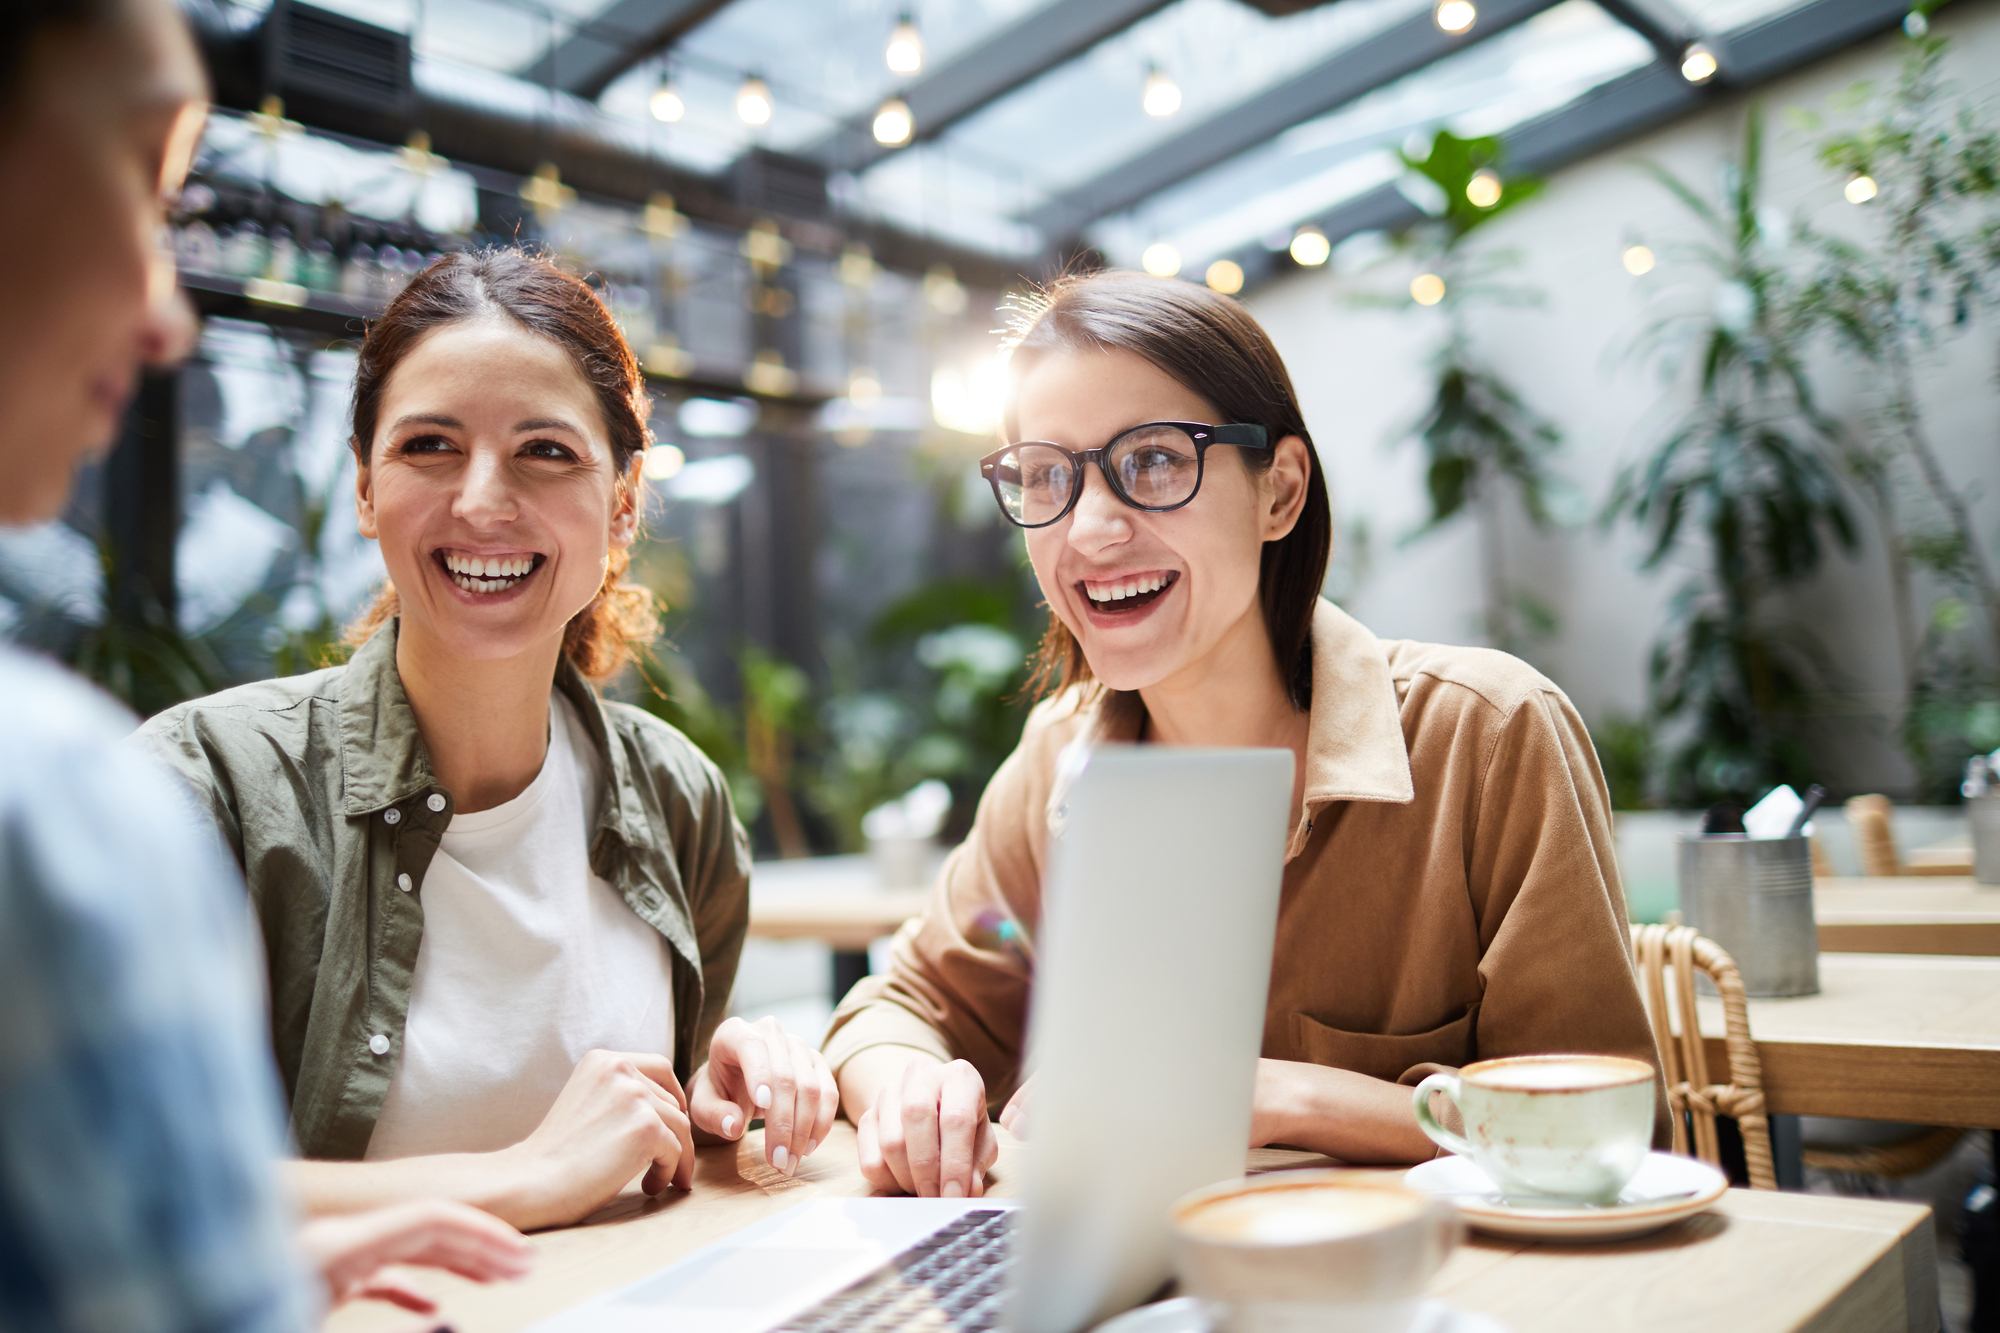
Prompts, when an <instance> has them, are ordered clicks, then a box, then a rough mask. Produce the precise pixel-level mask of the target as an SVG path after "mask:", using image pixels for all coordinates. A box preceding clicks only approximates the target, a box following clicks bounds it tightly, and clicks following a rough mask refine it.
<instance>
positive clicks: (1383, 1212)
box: [1181, 1185, 1423, 1245]
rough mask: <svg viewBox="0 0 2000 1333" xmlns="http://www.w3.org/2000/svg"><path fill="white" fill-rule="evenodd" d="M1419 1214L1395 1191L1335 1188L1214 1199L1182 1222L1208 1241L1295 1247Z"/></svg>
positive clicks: (1414, 1205) (1259, 1192) (1377, 1228)
mask: <svg viewBox="0 0 2000 1333" xmlns="http://www.w3.org/2000/svg"><path fill="white" fill-rule="evenodd" d="M1422 1211H1423V1204H1422V1202H1421V1201H1420V1200H1418V1199H1415V1198H1412V1197H1410V1196H1409V1195H1408V1194H1405V1193H1403V1192H1402V1191H1400V1190H1388V1189H1368V1188H1365V1187H1349V1186H1338V1185H1323V1186H1302V1187H1299V1188H1297V1189H1258V1190H1250V1191H1246V1192H1244V1193H1241V1194H1234V1195H1229V1196H1227V1197H1224V1198H1221V1199H1216V1200H1214V1201H1213V1202H1211V1203H1208V1204H1205V1205H1203V1206H1202V1207H1200V1208H1197V1209H1195V1210H1193V1211H1192V1212H1190V1213H1188V1214H1186V1215H1185V1216H1183V1217H1182V1218H1181V1225H1182V1226H1183V1227H1185V1228H1187V1229H1188V1230H1189V1231H1191V1232H1193V1233H1194V1234H1196V1235H1198V1236H1201V1237H1203V1238H1205V1239H1208V1240H1219V1241H1229V1242H1236V1243H1239V1244H1249V1245H1300V1244H1305V1243H1307V1242H1310V1241H1320V1240H1338V1239H1340V1238H1341V1237H1343V1236H1358V1235H1361V1234H1362V1233H1364V1232H1369V1231H1381V1230H1384V1229H1386V1228H1388V1227H1393V1226H1398V1225H1400V1224H1402V1223H1404V1222H1408V1221H1409V1220H1410V1219H1412V1218H1414V1217H1416V1216H1417V1215H1418V1214H1419V1213H1420V1212H1422Z"/></svg>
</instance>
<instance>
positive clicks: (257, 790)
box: [137, 622, 750, 1159]
mask: <svg viewBox="0 0 2000 1333" xmlns="http://www.w3.org/2000/svg"><path fill="white" fill-rule="evenodd" d="M556 686H557V688H558V689H560V690H562V692H563V693H564V694H565V695H567V696H568V697H569V699H570V700H571V702H573V703H574V704H575V705H576V708H577V713H578V715H579V716H580V717H581V718H582V719H583V724H584V727H585V729H586V730H587V731H588V732H589V733H590V737H591V740H592V741H593V742H594V743H595V744H596V746H597V750H598V756H599V758H600V760H602V762H603V764H604V772H605V775H606V781H605V784H604V796H603V800H602V803H601V805H600V806H599V808H598V811H597V819H596V826H595V832H594V833H593V834H592V835H591V839H590V867H591V869H592V870H593V871H595V872H596V873H597V874H598V875H599V876H601V877H603V878H604V879H605V880H606V881H607V882H609V883H610V884H611V885H612V887H614V888H616V889H617V890H618V892H619V893H620V894H622V895H623V896H624V898H625V901H626V902H627V903H629V904H631V907H632V910H633V911H634V912H636V913H638V914H639V916H640V918H641V919H643V920H644V921H645V922H646V923H647V924H648V925H650V926H652V927H653V928H654V929H655V930H657V931H659V932H660V935H661V936H662V937H663V938H664V939H665V940H666V942H667V944H668V946H669V947H668V956H669V958H670V959H671V961H672V974H673V992H674V1028H675V1031H674V1068H675V1070H676V1071H677V1072H678V1073H679V1074H680V1077H681V1080H682V1082H683V1083H686V1081H687V1080H688V1079H689V1077H690V1076H691V1075H692V1073H693V1071H694V1070H695V1069H696V1068H697V1067H698V1066H699V1065H700V1063H701V1061H702V1060H703V1059H704V1058H706V1056H707V1053H708V1043H709V1039H710V1038H711V1037H712V1036H713V1035H714V1034H715V1029H716V1027H717V1026H718V1025H719V1024H720V1023H721V1022H722V1019H723V1016H724V1014H725V1012H726V1008H727V1005H728V1003H729V991H730V987H731V985H732V983H733V982H734V981H735V978H736V960H737V955H738V953H739V952H740V951H741V950H742V947H743V937H744V934H745V932H746V931H747V930H748V927H749V918H750V888H749V875H750V848H749V843H748V840H747V839H746V838H745V837H744V834H743V829H742V826H741V825H739V824H738V823H737V822H736V815H735V811H734V809H733V808H732V806H731V804H730V799H729V788H728V786H727V784H726V783H725V782H724V781H723V778H722V775H721V773H719V772H718V771H717V770H716V767H715V765H713V764H712V763H710V762H709V761H708V760H707V758H705V757H704V756H703V755H702V753H701V752H700V751H699V750H697V749H696V748H695V747H694V744H693V743H692V742H691V741H689V740H688V739H687V738H686V737H685V736H683V735H681V733H680V732H678V731H676V730H674V729H673V728H672V727H670V726H668V725H667V724H666V723H664V722H661V721H659V720H658V719H657V718H654V717H652V716H651V715H649V714H647V713H645V712H643V711H641V710H639V709H637V708H633V707H631V706H630V705H628V704H617V703H607V702H605V701H603V700H601V699H599V698H598V696H597V694H596V692H595V691H593V690H592V689H591V687H590V685H589V684H588V683H587V682H586V681H585V680H584V679H583V677H582V676H581V675H579V674H578V673H577V672H576V670H575V669H574V668H573V667H571V666H570V665H569V663H568V662H567V661H564V662H563V663H562V665H561V666H560V667H559V668H558V670H557V675H556ZM137 739H138V743H139V744H141V745H142V746H143V747H144V748H146V749H147V750H148V751H150V752H151V753H153V754H155V755H157V756H158V757H160V758H162V759H164V760H165V761H166V762H167V763H168V764H169V765H170V766H171V767H172V768H174V769H175V770H176V771H177V772H178V773H180V774H181V776H182V777H184V778H186V779H187V781H188V782H189V783H190V784H191V785H192V786H193V788H194V791H195V794H196V795H197V796H198V798H199V799H200V801H201V803H202V805H203V806H204V808H205V809H206V810H207V811H208V813H209V814H210V815H211V816H212V817H213V818H214V820H215V823H216V826H217V828H218V829H219V830H220V831H221V833H222V836H223V837H224V838H225V839H226V840H227V842H228V844H229V847H230V849H231V850H232V851H233V852H234V853H235V854H236V860H237V863H238V864H239V865H241V866H242V868H243V875H244V878H245V880H246V881H247V882H248V884H249V888H250V898H251V901H252V903H253V904H254V905H255V906H256V909H257V916H258V918H259V920H260V922H261V924H262V926H263V932H264V949H265V953H266V955H267V961H268V965H269V968H270V977H271V1037H272V1043H273V1046H274V1047H275V1049H276V1053H277V1058H278V1068H279V1070H280V1072H281V1073H282V1074H283V1076H284V1080H285V1091H286V1093H287V1094H288V1095H289V1097H290V1098H291V1106H292V1133H293V1135H294V1136H295V1137H296V1138H297V1140H298V1145H299V1150H300V1151H301V1152H302V1153H303V1154H304V1155H305V1156H307V1157H317V1158H335V1159H354V1158H359V1157H360V1156H361V1155H362V1154H363V1153H364V1152H365V1151H367V1148H368V1138H369V1136H370V1135H371V1134H372V1133H373V1132H374V1129H375V1119H376V1116H377V1115H379V1114H380V1112H381V1109H382V1098H383V1095H384V1094H385V1093H386V1092H387V1091H388V1088H389V1075H390V1073H391V1071H392V1070H393V1069H394V1068H395V1064H396V1059H397V1056H398V1053H399V1052H400V1051H401V1049H402V1043H403V1020H404V1018H405V1016H406V1015H407V1014H408V1011H409V1005H410V985H411V979H412V977H413V976H414V975H415V971H416V965H417V945H418V941H419V940H421V939H422V937H423V930H424V895H423V883H424V872H425V871H426V870H427V869H428V868H429V867H430V863H431V857H432V855H433V854H435V853H436V851H437V849H438V842H439V839H440V838H441V837H442V836H443V834H444V831H445V827H446V826H447V825H448V824H449V823H450V822H451V816H452V800H451V793H450V792H448V791H445V790H444V789H443V788H442V787H440V786H439V785H438V783H437V779H436V778H435V777H434V776H433V775H432V773H431V766H430V758H429V755H428V754H427V753H426V752H425V749H424V743H423V738H422V737H421V736H419V735H418V734H417V723H416V717H415V715H414V714H413V713H412V711H411V708H410V701H409V697H408V696H407V695H405V694H404V693H403V681H402V677H401V676H400V675H399V674H398V673H397V670H396V627H395V625H394V623H393V622H392V623H391V624H389V625H387V626H385V627H383V629H382V630H380V631H378V632H377V633H376V634H375V636H374V637H373V638H371V639H369V640H368V642H367V643H366V644H364V645H362V647H361V648H360V649H359V650H357V651H356V652H355V654H354V657H353V659H352V660H351V661H349V662H348V663H347V664H346V665H345V666H336V667H329V668H327V669H326V670H324V671H315V672H311V673H310V674H307V675H303V676H290V677H286V678H284V679H281V680H268V681H260V682H258V683H256V684H254V685H245V686H241V687H239V688H237V689H233V690H225V691H223V692H222V693H220V694H213V695H210V696H208V697H207V698H205V699H196V700H193V701H192V702H189V703H185V704H182V705H180V706H179V707H177V708H171V709H169V710H167V711H166V712H164V713H161V714H160V715H158V716H157V717H155V718H153V719H152V720H151V721H149V722H147V723H146V725H145V726H144V727H142V728H140V730H139V733H138V738H137ZM405 876H407V879H405V878H404V877H405ZM399 886H401V887H399Z"/></svg>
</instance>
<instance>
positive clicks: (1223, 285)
mask: <svg viewBox="0 0 2000 1333" xmlns="http://www.w3.org/2000/svg"><path fill="white" fill-rule="evenodd" d="M1202 278H1203V280H1204V281H1205V282H1207V283H1208V285H1209V286H1210V287H1212V288H1214V289H1215V290H1216V291H1218V292H1221V293H1222V294H1223V295H1224V296H1234V295H1236V293H1238V292H1240V291H1242V290H1243V266H1242V265H1241V264H1238V263H1237V262H1236V261H1235V260H1233V259H1218V260H1216V261H1215V262H1214V263H1213V264H1210V265H1209V266H1208V272H1207V273H1205V274H1203V275H1202Z"/></svg>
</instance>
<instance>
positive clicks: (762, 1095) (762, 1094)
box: [755, 1083, 771, 1106]
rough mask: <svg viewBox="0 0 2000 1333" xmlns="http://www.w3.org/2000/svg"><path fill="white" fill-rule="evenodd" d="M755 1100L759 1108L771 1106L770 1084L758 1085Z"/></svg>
mask: <svg viewBox="0 0 2000 1333" xmlns="http://www.w3.org/2000/svg"><path fill="white" fill-rule="evenodd" d="M755 1100H756V1103H757V1105H759V1106H769V1105H770V1104H771V1088H770V1085H769V1084H765V1083H759V1084H758V1085H757V1096H756V1098H755Z"/></svg>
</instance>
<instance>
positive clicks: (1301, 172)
mask: <svg viewBox="0 0 2000 1333" xmlns="http://www.w3.org/2000/svg"><path fill="white" fill-rule="evenodd" d="M1653 55H1654V53H1653V50H1652V48H1651V47H1650V46H1649V45H1647V43H1646V42H1645V41H1644V40H1643V39H1642V38H1640V37H1639V36H1638V35H1637V34H1636V33H1634V32H1633V31H1632V30H1631V29H1630V28H1627V27H1626V26H1625V25H1623V24H1622V23H1619V22H1617V21H1616V20H1614V19H1613V18H1611V17H1610V16H1609V15H1607V14H1606V13H1605V12H1604V11H1603V10H1601V9H1599V8H1598V7H1597V6H1596V5H1594V4H1592V3H1590V0H1567V2H1566V3H1564V4H1561V5H1558V6H1557V7H1556V8H1554V9H1551V10H1548V11H1546V12H1545V13H1543V14H1541V15H1538V16H1537V17H1536V18H1534V19H1531V20H1529V21H1528V22H1526V23H1524V24H1521V25H1520V26H1519V27H1516V28H1514V29H1512V30H1510V31H1508V32H1505V33H1502V34H1500V35H1499V36H1497V37H1493V38H1491V39H1489V40H1487V41H1485V42H1482V43H1480V44H1479V45H1477V46H1474V47H1470V48H1468V49H1466V50H1464V51H1461V52H1458V53H1457V54H1455V55H1452V56H1448V57H1446V58H1445V59H1443V60H1440V61H1437V62H1436V63H1434V64H1432V65H1429V66H1427V67H1426V68H1424V69H1422V70H1419V71H1418V72H1416V73H1414V74H1411V75H1409V76H1407V77H1405V78H1403V79H1401V80H1399V81H1397V82H1395V83H1392V84H1390V85H1389V86H1388V87H1386V88H1381V89H1378V90H1377V91H1375V92H1373V93H1370V94H1369V95H1368V96H1366V97H1364V98H1361V99H1359V100H1358V101H1356V102H1354V103H1352V104H1350V105H1348V106H1345V107H1342V108H1340V109H1339V110H1337V111H1334V112H1332V113H1330V114H1328V115H1325V116H1321V117H1319V118H1318V119H1316V120H1310V121H1307V122H1305V123H1303V124H1301V125H1298V126H1295V127H1294V128H1292V129H1290V130H1288V131H1286V132H1285V133H1284V134H1282V135H1279V136H1278V137H1277V138H1276V139H1274V140H1272V141H1271V142H1270V143H1269V144H1267V145H1265V146H1263V147H1260V148H1257V149H1254V150H1252V151H1251V152H1248V153H1245V154H1242V155H1241V156H1239V157H1236V158H1234V159H1232V160H1230V161H1229V162H1226V163H1223V164H1222V165H1220V166H1218V167H1215V168H1213V169H1211V170H1209V171H1207V172H1204V173H1202V174H1201V175H1199V176H1196V177H1194V178H1193V179H1191V180H1189V181H1187V182H1184V183H1183V184H1181V185H1179V186H1176V187H1174V188H1172V189H1170V190H1167V191H1164V192H1163V193H1161V194H1159V195H1156V196H1155V197H1154V198H1152V199H1150V200H1148V201H1147V202H1146V203H1145V204H1144V205H1143V206H1141V207H1140V208H1137V209H1134V210H1132V211H1131V212H1129V213H1125V214H1120V215H1118V216H1115V217H1110V218H1105V219H1102V220H1100V221H1099V222H1098V223H1097V224H1096V225H1094V226H1093V227H1091V228H1090V229H1089V231H1088V236H1089V239H1090V240H1091V242H1092V243H1093V244H1095V245H1096V246H1098V247H1099V248H1100V249H1101V250H1103V251H1104V253H1105V255H1106V256H1107V257H1108V258H1110V259H1111V260H1112V262H1113V263H1117V264H1121V265H1126V266H1132V267H1136V266H1137V265H1138V263H1139V258H1140V255H1141V253H1142V252H1143V251H1144V250H1145V248H1146V247H1147V246H1148V245H1150V244H1152V243H1153V242H1155V241H1161V240H1164V241H1167V242H1169V243H1171V244H1172V245H1173V246H1174V247H1175V248H1176V249H1177V250H1179V251H1180V252H1181V256H1182V259H1183V261H1184V263H1185V264H1186V266H1187V271H1193V272H1199V271H1200V269H1199V266H1200V265H1204V264H1206V263H1207V262H1208V260H1210V259H1212V258H1214V257H1215V256H1217V255H1221V254H1226V253H1228V252H1229V251H1232V250H1235V249H1237V248H1239V247H1241V246H1243V245H1245V244H1247V243H1249V242H1252V241H1256V240H1258V239H1260V238H1264V237H1267V236H1271V237H1272V239H1273V240H1274V242H1275V241H1277V238H1276V237H1275V236H1273V233H1274V232H1282V233H1283V234H1284V237H1283V239H1284V240H1285V241H1289V239H1290V228H1291V227H1292V226H1293V225H1294V224H1295V223H1298V222H1300V221H1303V220H1306V219H1309V218H1311V217H1313V216H1315V215H1317V214H1320V213H1324V212H1326V211H1327V210H1329V209H1331V208H1333V207H1334V206H1336V205H1338V204H1340V203H1343V202H1345V201H1346V200H1348V199H1352V198H1355V197H1357V196H1359V195H1361V194H1364V193H1366V192H1367V191H1369V190H1372V189H1374V188H1376V187H1377V186H1379V185H1382V184H1384V183H1386V182H1388V181H1391V180H1394V179H1395V178H1396V177H1397V175H1399V174H1400V172H1401V167H1400V165H1399V164H1398V162H1397V161H1396V158H1395V156H1394V150H1395V149H1396V148H1397V147H1400V146H1402V145H1403V144H1404V143H1405V142H1406V141H1408V140H1410V139H1412V138H1428V136H1429V135H1430V134H1431V133H1432V132H1433V131H1435V130H1436V129H1437V128H1438V127H1440V126H1443V127H1446V128H1449V129H1450V130H1451V131H1452V132H1453V133H1455V134H1462V135H1479V134H1502V133H1505V132H1506V131H1507V130H1508V129H1511V128H1512V127H1514V126H1516V125H1519V124H1521V123H1523V122H1524V121H1527V120H1531V119H1533V118H1534V117H1536V116H1539V115H1541V114H1543V113H1545V112H1548V111H1552V110H1554V109H1556V108H1557V107H1560V106H1563V105H1565V104H1566V103H1568V102H1570V101H1572V100H1574V99H1575V98H1577V97H1578V96H1580V95H1582V94H1583V93H1585V92H1587V91H1589V90H1590V89H1591V88H1593V87H1596V86H1597V85H1598V84H1601V83H1604V82H1605V81H1607V80H1609V79H1613V78H1616V77H1618V76H1619V75H1621V74H1625V73H1628V72H1630V71H1631V70H1634V69H1637V68H1639V67H1640V66H1642V65H1645V64H1646V63H1648V62H1649V61H1651V60H1652V59H1653ZM1277 243H1279V244H1282V242H1277Z"/></svg>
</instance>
